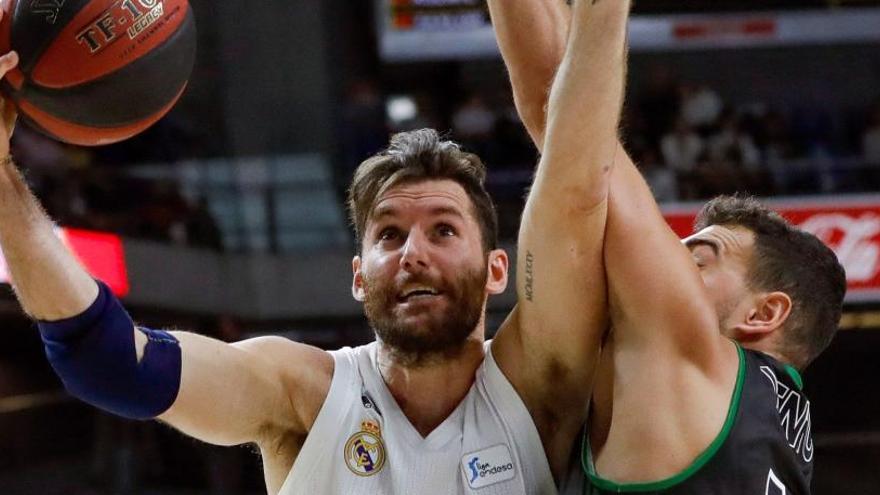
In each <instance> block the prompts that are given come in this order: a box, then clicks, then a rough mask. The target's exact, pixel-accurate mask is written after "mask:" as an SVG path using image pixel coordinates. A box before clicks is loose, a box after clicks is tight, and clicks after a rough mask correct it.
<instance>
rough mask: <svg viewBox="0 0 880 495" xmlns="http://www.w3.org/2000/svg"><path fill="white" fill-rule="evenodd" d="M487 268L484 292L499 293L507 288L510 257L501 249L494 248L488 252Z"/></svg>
mask: <svg viewBox="0 0 880 495" xmlns="http://www.w3.org/2000/svg"><path fill="white" fill-rule="evenodd" d="M488 262H489V269H488V270H486V292H488V293H489V294H492V295H496V294H501V293H502V292H504V290H505V289H507V274H508V270H509V268H510V259H509V258H508V257H507V253H506V252H505V251H504V250H503V249H495V250H493V251H491V252H490V253H489V260H488Z"/></svg>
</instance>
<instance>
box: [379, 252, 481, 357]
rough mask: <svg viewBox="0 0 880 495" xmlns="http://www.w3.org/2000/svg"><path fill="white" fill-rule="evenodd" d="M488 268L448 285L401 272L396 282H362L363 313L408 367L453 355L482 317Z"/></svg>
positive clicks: (467, 272)
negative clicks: (363, 293) (363, 294)
mask: <svg viewBox="0 0 880 495" xmlns="http://www.w3.org/2000/svg"><path fill="white" fill-rule="evenodd" d="M486 274H487V268H486V266H485V263H483V265H482V266H481V267H480V268H474V269H470V270H468V269H465V270H461V271H460V272H458V273H457V274H456V276H454V277H453V278H451V279H449V280H446V279H443V278H440V277H432V276H429V275H428V274H425V273H419V274H413V273H408V272H401V273H400V274H399V275H400V276H398V277H396V278H395V279H391V280H381V279H380V278H379V277H375V279H374V278H372V277H369V276H367V275H366V274H365V276H364V290H365V298H364V312H365V313H366V316H367V320H368V321H369V322H370V325H371V326H372V328H373V330H374V331H375V332H376V335H377V336H378V337H379V339H380V340H381V341H382V342H383V343H384V344H385V346H386V347H387V348H388V349H389V350H390V351H391V353H392V355H394V358H395V360H397V361H398V362H399V363H401V364H404V365H407V366H419V365H424V364H427V363H429V362H431V361H433V360H437V359H444V358H448V357H452V356H455V355H457V354H458V353H459V352H460V351H461V349H462V348H463V346H464V343H465V341H466V340H467V338H468V336H469V335H470V334H471V333H472V332H473V331H474V329H475V328H476V327H477V324H478V323H479V321H480V318H481V316H482V314H483V304H484V301H485V286H486Z"/></svg>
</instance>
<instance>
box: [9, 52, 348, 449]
mask: <svg viewBox="0 0 880 495" xmlns="http://www.w3.org/2000/svg"><path fill="white" fill-rule="evenodd" d="M16 63H17V56H16V55H15V54H14V53H11V54H6V55H3V56H2V57H0V78H2V77H3V76H4V75H5V74H6V72H8V71H9V70H11V69H12V68H13V67H14V66H15V65H16ZM0 105H2V116H3V120H2V123H0V245H2V250H3V253H4V255H5V258H6V262H7V264H8V268H9V272H10V275H11V279H12V281H13V287H14V289H15V293H16V296H17V297H18V300H19V302H20V303H21V306H22V308H23V309H24V311H25V312H26V313H27V314H28V315H30V316H31V317H32V318H34V319H35V320H37V321H38V322H39V326H40V330H41V333H42V337H43V340H44V342H45V344H46V350H47V354H48V355H49V357H50V361H51V362H52V365H53V367H55V369H56V371H58V372H59V375H60V376H61V379H62V381H64V383H65V386H66V387H67V388H68V390H70V391H71V393H72V394H74V395H76V396H78V397H80V398H82V399H83V400H86V401H88V402H90V403H92V404H95V405H97V406H99V407H102V408H104V409H107V410H109V411H111V412H114V413H116V414H120V415H123V416H127V417H131V418H138V419H146V418H150V417H156V416H160V418H161V419H163V420H165V421H167V422H168V423H170V424H171V425H173V426H175V427H177V428H179V429H181V430H182V431H184V432H185V433H188V434H190V435H192V436H195V437H196V438H199V439H202V440H205V441H208V442H211V443H217V444H238V443H246V442H257V443H260V444H261V446H267V445H269V444H271V442H272V440H273V438H276V437H278V436H281V435H287V434H293V435H296V434H301V435H305V433H306V432H307V431H308V428H309V427H310V423H311V421H312V420H313V419H314V417H315V416H316V415H317V411H318V408H319V407H320V405H321V404H322V403H323V399H324V395H325V394H326V392H327V390H328V389H329V384H330V379H331V376H332V373H333V362H332V358H331V357H330V355H328V354H326V353H324V352H322V351H319V350H317V349H313V348H311V347H307V346H303V345H299V344H294V343H291V342H287V341H282V340H281V339H269V340H267V339H261V340H255V341H247V342H242V343H240V344H233V345H229V344H224V343H221V342H219V341H215V340H212V339H208V338H205V337H201V336H198V335H194V334H188V333H182V332H173V333H168V332H154V331H150V330H147V329H139V328H135V326H134V323H133V322H132V321H131V319H130V318H129V317H128V314H127V313H126V312H125V310H124V309H122V306H121V305H120V304H119V302H118V301H117V300H116V299H115V297H114V296H113V295H112V294H111V293H110V292H109V289H107V288H106V286H99V284H97V283H96V282H95V280H94V279H93V278H92V277H91V276H90V275H89V274H88V273H87V272H86V270H85V269H84V268H83V267H82V266H81V265H80V263H79V261H78V260H77V259H76V258H75V256H74V255H73V254H72V253H71V252H70V251H69V250H68V249H67V248H66V247H65V246H64V244H63V243H62V242H61V241H60V240H59V238H58V237H57V236H56V235H55V233H54V227H55V226H54V225H53V223H52V221H51V220H50V219H49V218H48V217H47V216H46V214H45V213H44V211H43V209H42V208H41V206H40V204H39V203H38V201H37V199H36V198H35V197H34V195H33V194H32V193H31V191H30V190H29V188H28V186H27V184H26V183H25V181H24V179H23V178H22V176H21V174H20V172H19V171H18V170H17V169H16V167H15V165H14V163H13V162H12V159H11V157H10V156H9V138H10V135H11V132H12V128H13V125H14V122H15V110H14V108H13V106H12V105H11V104H10V103H8V102H5V101H3V100H2V99H0Z"/></svg>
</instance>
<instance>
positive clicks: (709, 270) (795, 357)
mask: <svg viewBox="0 0 880 495" xmlns="http://www.w3.org/2000/svg"><path fill="white" fill-rule="evenodd" d="M695 230H696V231H697V233H696V234H694V235H692V236H691V237H689V238H687V239H685V244H686V245H687V246H688V247H689V248H690V249H691V252H692V253H693V256H694V259H695V260H696V262H697V266H698V267H699V268H700V273H701V275H702V277H703V281H704V282H705V284H706V287H707V289H708V292H709V295H710V297H711V298H712V300H713V302H714V303H715V307H716V309H717V311H718V318H719V322H720V326H721V331H722V333H724V334H725V335H727V336H728V337H731V338H733V339H735V340H737V341H739V342H740V343H741V344H743V345H744V346H745V347H747V348H752V349H756V350H760V351H764V352H767V353H769V354H771V355H775V356H778V357H780V358H781V359H782V360H784V361H786V362H788V363H791V364H792V365H794V366H795V367H797V368H800V369H804V368H806V366H807V365H808V364H809V363H810V362H812V361H813V359H815V358H816V356H818V355H819V354H820V353H821V352H822V351H823V350H825V348H826V347H827V346H828V344H829V343H830V342H831V339H832V338H833V337H834V334H835V333H836V331H837V326H838V323H839V322H840V315H841V310H842V305H843V296H844V294H845V292H846V277H845V274H844V271H843V267H842V266H841V265H840V263H839V262H838V260H837V256H836V255H835V254H834V252H833V251H831V249H829V248H828V247H827V246H826V245H825V244H823V243H822V242H821V241H820V240H819V239H817V238H816V237H815V236H813V235H811V234H808V233H806V232H804V231H801V230H799V229H797V228H795V227H793V226H792V225H790V224H789V223H788V222H786V221H785V220H784V219H783V218H782V217H781V216H779V215H778V214H777V213H775V212H773V211H770V210H769V209H767V208H765V207H764V206H762V205H761V204H760V203H759V202H758V201H756V200H755V199H754V198H748V197H741V196H721V197H718V198H715V199H713V200H712V201H710V202H709V203H707V204H706V205H705V206H704V207H703V209H702V211H700V213H699V215H698V216H697V221H696V225H695Z"/></svg>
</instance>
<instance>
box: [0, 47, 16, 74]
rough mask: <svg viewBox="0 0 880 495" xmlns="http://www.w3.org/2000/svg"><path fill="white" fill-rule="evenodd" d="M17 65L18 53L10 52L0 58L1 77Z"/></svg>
mask: <svg viewBox="0 0 880 495" xmlns="http://www.w3.org/2000/svg"><path fill="white" fill-rule="evenodd" d="M16 65H18V53H16V52H14V51H12V52H9V53H7V54H5V55H3V56H2V57H0V73H2V75H3V76H5V75H6V73H7V72H9V71H11V70H12V69H14V68H15V66H16Z"/></svg>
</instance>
